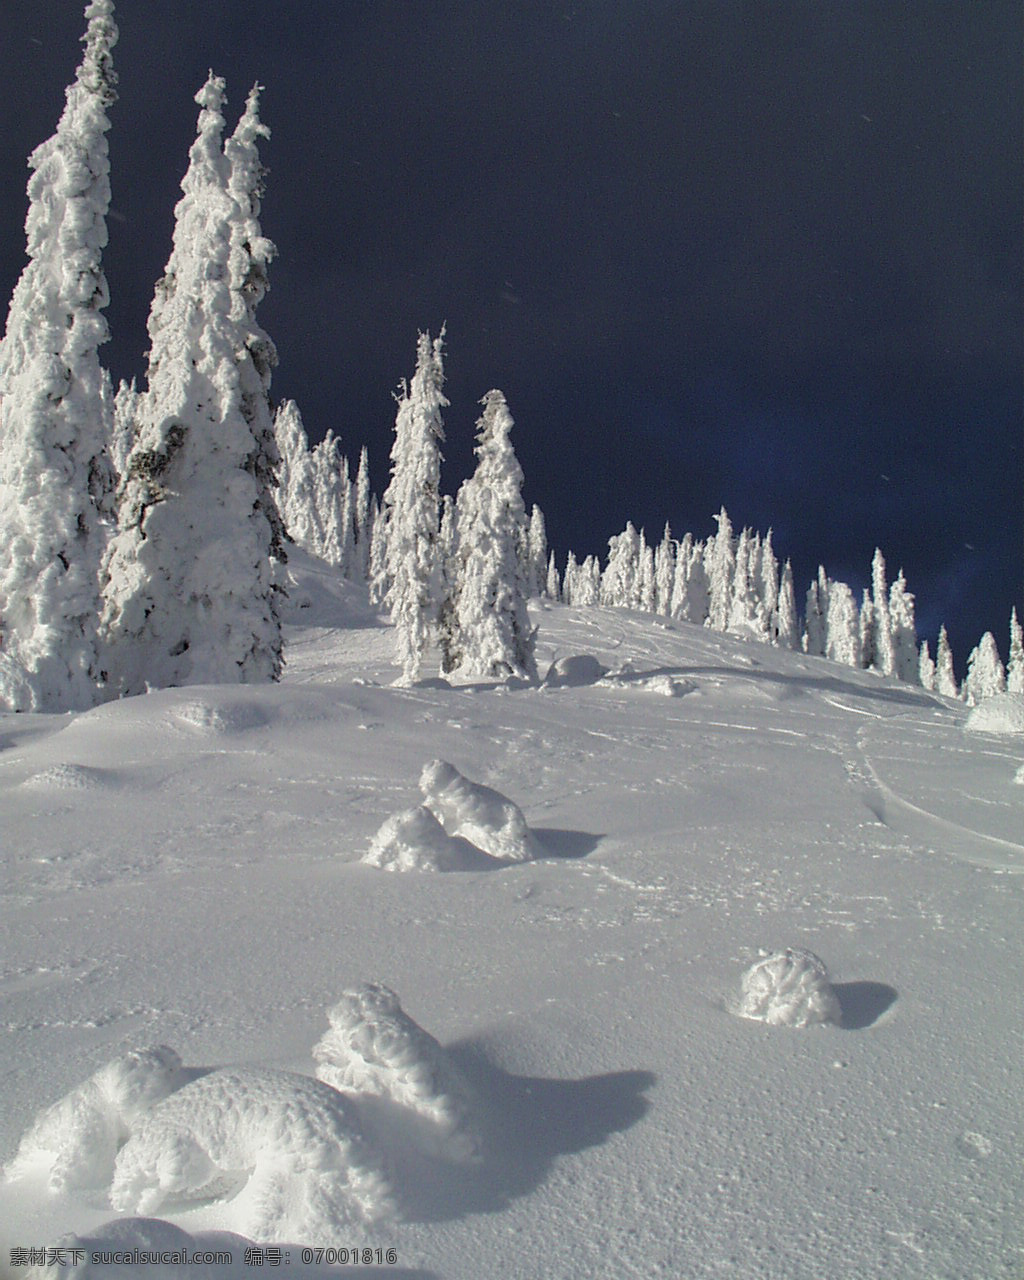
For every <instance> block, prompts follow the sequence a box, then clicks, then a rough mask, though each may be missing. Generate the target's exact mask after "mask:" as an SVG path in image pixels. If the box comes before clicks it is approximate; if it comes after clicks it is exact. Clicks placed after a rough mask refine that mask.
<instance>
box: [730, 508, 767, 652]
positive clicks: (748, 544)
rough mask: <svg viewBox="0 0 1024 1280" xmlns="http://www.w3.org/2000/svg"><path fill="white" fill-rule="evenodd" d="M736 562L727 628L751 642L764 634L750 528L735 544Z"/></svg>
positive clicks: (754, 553)
mask: <svg viewBox="0 0 1024 1280" xmlns="http://www.w3.org/2000/svg"><path fill="white" fill-rule="evenodd" d="M735 554H736V562H735V567H734V569H733V579H732V598H731V600H730V602H729V625H728V629H729V631H731V632H732V633H733V634H734V635H740V636H747V637H748V638H750V639H762V638H763V634H764V633H763V631H762V627H761V620H760V616H759V610H758V592H757V584H756V580H755V563H754V562H755V555H756V552H755V545H754V539H753V536H752V534H751V531H750V530H749V529H744V530H743V531H742V533H741V534H740V536H739V540H738V542H737V544H736V553H735Z"/></svg>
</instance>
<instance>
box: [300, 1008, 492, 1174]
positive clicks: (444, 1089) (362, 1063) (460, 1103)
mask: <svg viewBox="0 0 1024 1280" xmlns="http://www.w3.org/2000/svg"><path fill="white" fill-rule="evenodd" d="M327 1018H328V1021H329V1023H330V1029H329V1030H328V1031H327V1032H326V1033H325V1034H324V1036H323V1037H322V1038H321V1039H320V1040H319V1041H318V1043H317V1044H316V1045H315V1046H314V1048H313V1058H314V1060H315V1062H316V1064H317V1067H316V1074H317V1077H318V1078H319V1079H320V1080H323V1081H325V1082H326V1083H327V1084H329V1085H331V1086H333V1087H334V1088H335V1089H339V1090H341V1091H342V1092H344V1093H346V1094H350V1095H354V1096H355V1098H356V1099H357V1101H359V1102H360V1103H361V1104H362V1105H364V1106H365V1104H366V1100H367V1099H368V1098H370V1099H377V1100H383V1101H386V1102H387V1103H389V1104H390V1114H389V1115H388V1114H384V1113H382V1112H381V1110H380V1109H379V1108H373V1107H370V1108H369V1111H370V1112H371V1113H372V1114H373V1115H374V1116H376V1117H377V1119H378V1120H381V1119H383V1120H384V1121H385V1128H386V1129H387V1130H388V1131H390V1133H391V1136H392V1137H394V1136H398V1137H399V1138H403V1139H404V1138H408V1139H409V1140H411V1141H412V1142H413V1143H414V1145H415V1146H417V1147H419V1148H420V1149H422V1150H425V1151H426V1152H427V1153H428V1154H431V1155H437V1156H441V1157H442V1158H444V1159H447V1160H452V1161H455V1162H457V1163H465V1162H472V1161H475V1160H477V1159H479V1156H480V1139H479V1136H478V1131H477V1126H476V1123H475V1121H474V1102H473V1094H472V1090H471V1089H470V1087H469V1085H468V1084H467V1082H466V1081H465V1080H464V1079H463V1077H462V1075H461V1073H460V1072H459V1071H458V1069H457V1068H456V1067H455V1065H454V1064H453V1063H452V1062H451V1060H450V1058H449V1057H448V1054H447V1053H446V1052H445V1050H444V1049H443V1048H442V1047H441V1045H440V1044H438V1042H437V1041H436V1040H435V1039H434V1037H433V1036H432V1035H430V1033H429V1032H428V1031H425V1030H424V1029H423V1028H422V1027H421V1026H419V1024H418V1023H416V1022H415V1021H413V1019H412V1018H410V1017H409V1015H408V1014H407V1013H406V1012H405V1010H404V1009H403V1008H402V1006H401V1004H400V1003H399V999H398V996H397V995H395V993H394V992H393V991H391V990H390V989H389V988H388V987H385V986H382V985H381V984H379V983H364V984H363V985H362V986H360V987H357V988H355V989H353V990H351V991H346V992H345V993H344V995H343V996H342V997H341V999H340V1000H339V1001H338V1003H337V1004H336V1005H335V1006H334V1007H333V1008H332V1009H331V1010H330V1011H329V1012H328V1014H327Z"/></svg>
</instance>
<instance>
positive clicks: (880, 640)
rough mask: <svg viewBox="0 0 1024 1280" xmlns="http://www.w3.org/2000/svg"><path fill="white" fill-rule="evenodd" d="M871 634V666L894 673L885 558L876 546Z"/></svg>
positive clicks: (894, 653)
mask: <svg viewBox="0 0 1024 1280" xmlns="http://www.w3.org/2000/svg"><path fill="white" fill-rule="evenodd" d="M871 593H872V594H871V606H872V607H871V623H872V626H871V636H872V650H873V653H874V659H873V666H874V668H875V670H876V671H878V672H880V673H881V674H882V675H883V676H891V675H894V674H895V673H896V646H895V644H894V643H893V634H892V615H891V613H890V612H889V588H888V586H887V585H886V578H885V558H884V557H883V555H882V553H881V551H880V550H879V549H878V548H877V547H876V548H875V556H874V559H873V560H872V562H871Z"/></svg>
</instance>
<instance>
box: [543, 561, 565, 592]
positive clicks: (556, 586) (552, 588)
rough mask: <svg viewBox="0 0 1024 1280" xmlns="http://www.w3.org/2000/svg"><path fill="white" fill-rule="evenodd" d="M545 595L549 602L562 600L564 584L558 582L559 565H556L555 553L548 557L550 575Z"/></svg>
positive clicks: (546, 583) (546, 581) (545, 585)
mask: <svg viewBox="0 0 1024 1280" xmlns="http://www.w3.org/2000/svg"><path fill="white" fill-rule="evenodd" d="M544 594H545V596H547V598H548V599H549V600H555V601H558V600H561V598H562V584H561V583H560V582H559V580H558V565H557V564H556V563H555V553H554V552H553V551H552V552H551V553H550V554H549V555H548V574H547V578H546V579H545V582H544Z"/></svg>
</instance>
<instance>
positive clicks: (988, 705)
mask: <svg viewBox="0 0 1024 1280" xmlns="http://www.w3.org/2000/svg"><path fill="white" fill-rule="evenodd" d="M964 728H965V729H968V730H970V732H971V733H1003V734H1017V733H1024V693H995V694H993V695H992V696H991V697H990V698H985V699H983V700H982V701H981V702H979V703H978V705H977V706H976V707H972V708H971V711H970V713H969V714H968V716H967V723H966V724H965V725H964Z"/></svg>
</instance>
